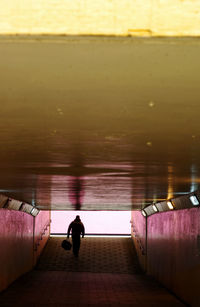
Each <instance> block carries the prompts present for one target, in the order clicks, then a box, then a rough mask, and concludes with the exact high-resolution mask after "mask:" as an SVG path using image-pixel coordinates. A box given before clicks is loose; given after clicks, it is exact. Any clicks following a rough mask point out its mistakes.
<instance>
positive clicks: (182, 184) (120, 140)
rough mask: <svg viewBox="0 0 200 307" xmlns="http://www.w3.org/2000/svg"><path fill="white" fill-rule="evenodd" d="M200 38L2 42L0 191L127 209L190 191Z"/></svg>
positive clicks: (199, 148)
mask: <svg viewBox="0 0 200 307" xmlns="http://www.w3.org/2000/svg"><path fill="white" fill-rule="evenodd" d="M199 54H200V41H199V39H180V38H179V39H176V38H174V39H163V38H148V39H147V38H140V39H136V38H109V37H107V38H103V37H100V38H98V37H96V38H95V37H91V38H89V37H82V38H81V37H68V38H67V37H66V38H65V37H47V38H42V37H29V38H22V37H18V38H14V37H2V38H1V39H0V71H1V73H0V114H1V119H0V141H1V147H0V172H1V176H0V193H2V194H5V195H8V196H10V197H13V198H15V199H18V200H21V201H25V202H28V203H32V204H36V205H37V206H38V208H39V209H52V210H73V209H82V210H131V209H133V210H134V209H139V208H141V207H142V206H144V205H146V204H149V203H151V202H152V201H160V200H163V199H166V198H171V197H176V196H178V195H182V194H184V193H188V192H191V191H194V190H195V189H197V188H198V185H199V168H200V159H199V157H200V124H199V116H200V90H199V84H200V61H199Z"/></svg>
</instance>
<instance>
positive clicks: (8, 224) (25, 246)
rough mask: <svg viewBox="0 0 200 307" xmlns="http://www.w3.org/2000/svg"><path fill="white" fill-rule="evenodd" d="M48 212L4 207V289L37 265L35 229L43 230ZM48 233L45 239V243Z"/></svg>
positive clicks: (0, 265) (0, 225) (0, 214)
mask: <svg viewBox="0 0 200 307" xmlns="http://www.w3.org/2000/svg"><path fill="white" fill-rule="evenodd" d="M48 219H49V213H48V212H45V211H44V212H43V211H42V212H40V213H39V215H38V216H37V217H36V218H34V217H33V216H31V215H29V214H27V213H24V212H19V211H15V210H8V209H0V291H2V290H4V289H5V288H6V287H7V286H8V285H9V284H10V283H12V282H13V281H14V280H15V279H17V278H18V277H19V276H20V275H22V274H24V273H26V272H28V271H30V270H31V269H32V268H33V266H34V254H35V252H34V241H35V239H34V232H35V233H36V234H39V233H41V232H42V229H43V228H44V225H45V223H46V222H47V220H48ZM47 236H48V231H47V233H46V235H45V236H43V237H44V238H45V239H44V240H42V241H41V245H40V246H41V247H40V250H39V251H40V252H41V249H42V247H44V245H45V243H46V240H47Z"/></svg>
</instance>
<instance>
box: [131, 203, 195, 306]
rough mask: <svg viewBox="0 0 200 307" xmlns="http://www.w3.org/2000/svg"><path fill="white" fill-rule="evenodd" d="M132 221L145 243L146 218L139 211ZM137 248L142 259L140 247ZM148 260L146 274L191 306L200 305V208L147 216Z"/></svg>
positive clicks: (135, 213)
mask: <svg viewBox="0 0 200 307" xmlns="http://www.w3.org/2000/svg"><path fill="white" fill-rule="evenodd" d="M132 219H133V226H134V224H135V226H134V227H135V228H136V229H137V232H138V237H139V238H140V239H141V241H142V240H143V238H144V225H145V218H143V217H142V215H141V213H140V212H138V211H133V212H132ZM134 240H135V239H134ZM136 248H137V251H138V255H139V258H141V251H140V250H139V249H138V246H137V245H136ZM145 257H146V270H147V274H149V275H152V276H154V277H155V278H156V279H157V280H158V281H160V282H161V283H162V284H163V285H164V286H166V287H167V288H168V289H170V290H171V291H172V292H174V293H175V294H176V295H177V296H178V297H179V298H181V299H182V300H184V301H185V302H186V303H188V304H189V305H190V306H193V307H197V306H200V292H199V284H200V208H191V209H184V210H177V211H170V212H162V213H158V214H154V215H152V216H150V217H148V219H147V254H146V256H145ZM143 268H144V267H143Z"/></svg>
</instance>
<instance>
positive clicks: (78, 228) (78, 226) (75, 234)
mask: <svg viewBox="0 0 200 307" xmlns="http://www.w3.org/2000/svg"><path fill="white" fill-rule="evenodd" d="M71 231H72V243H73V253H74V256H76V257H78V253H79V249H80V243H81V239H80V235H81V234H82V238H84V235H85V227H84V225H83V223H82V222H81V219H80V216H79V215H77V216H76V218H75V220H74V221H72V222H71V223H70V225H69V227H68V231H67V237H68V238H69V236H70V232H71Z"/></svg>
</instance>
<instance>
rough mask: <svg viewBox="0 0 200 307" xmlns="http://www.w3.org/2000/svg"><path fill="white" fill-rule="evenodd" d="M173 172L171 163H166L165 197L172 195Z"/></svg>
mask: <svg viewBox="0 0 200 307" xmlns="http://www.w3.org/2000/svg"><path fill="white" fill-rule="evenodd" d="M173 173H174V168H173V165H171V164H169V165H168V191H167V199H170V198H172V197H173Z"/></svg>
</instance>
